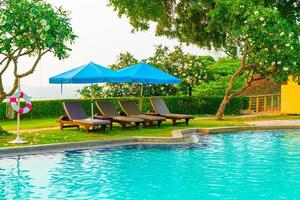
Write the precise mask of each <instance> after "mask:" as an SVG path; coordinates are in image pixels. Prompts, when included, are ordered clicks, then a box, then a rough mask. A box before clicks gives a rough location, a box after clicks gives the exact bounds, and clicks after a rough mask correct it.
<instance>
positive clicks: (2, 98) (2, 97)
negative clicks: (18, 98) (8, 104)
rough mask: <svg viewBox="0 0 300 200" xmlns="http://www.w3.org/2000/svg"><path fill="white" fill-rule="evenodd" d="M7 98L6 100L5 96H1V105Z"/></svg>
mask: <svg viewBox="0 0 300 200" xmlns="http://www.w3.org/2000/svg"><path fill="white" fill-rule="evenodd" d="M5 98H6V97H5V95H0V103H2V102H3V101H4V99H5Z"/></svg>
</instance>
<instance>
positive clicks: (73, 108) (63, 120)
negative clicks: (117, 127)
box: [58, 102, 111, 132]
mask: <svg viewBox="0 0 300 200" xmlns="http://www.w3.org/2000/svg"><path fill="white" fill-rule="evenodd" d="M63 107H64V110H65V112H66V114H67V116H62V117H60V118H59V120H58V123H59V124H60V129H61V130H63V129H64V128H66V127H77V128H78V129H79V127H80V126H83V127H85V129H86V131H87V132H89V130H90V128H93V130H95V129H96V128H97V127H101V129H102V130H105V128H106V126H107V125H110V124H111V122H110V121H109V120H100V119H91V118H88V117H87V115H86V113H85V112H84V110H83V108H82V106H81V105H80V103H79V102H63Z"/></svg>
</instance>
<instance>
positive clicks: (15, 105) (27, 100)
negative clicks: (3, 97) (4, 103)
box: [9, 92, 32, 115]
mask: <svg viewBox="0 0 300 200" xmlns="http://www.w3.org/2000/svg"><path fill="white" fill-rule="evenodd" d="M18 98H23V99H24V100H25V103H26V105H25V107H24V108H21V107H19V106H18V103H17V99H18ZM9 102H10V103H11V107H12V108H13V110H14V111H16V112H17V113H19V114H20V115H22V114H25V113H28V112H29V111H31V109H32V104H31V101H30V97H29V96H28V95H27V94H25V93H24V92H16V93H15V94H14V95H13V96H12V97H10V99H9Z"/></svg>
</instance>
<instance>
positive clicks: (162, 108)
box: [151, 98, 171, 114]
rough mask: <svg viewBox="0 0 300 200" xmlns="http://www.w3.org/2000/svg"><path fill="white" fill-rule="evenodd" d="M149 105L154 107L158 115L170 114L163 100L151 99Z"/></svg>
mask: <svg viewBox="0 0 300 200" xmlns="http://www.w3.org/2000/svg"><path fill="white" fill-rule="evenodd" d="M151 103H152V105H153V107H154V110H155V112H157V113H158V114H170V113H171V112H170V111H169V108H168V107H167V105H166V103H165V101H164V100H163V99H161V98H152V99H151Z"/></svg>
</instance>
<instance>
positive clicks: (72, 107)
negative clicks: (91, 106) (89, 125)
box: [63, 102, 88, 120]
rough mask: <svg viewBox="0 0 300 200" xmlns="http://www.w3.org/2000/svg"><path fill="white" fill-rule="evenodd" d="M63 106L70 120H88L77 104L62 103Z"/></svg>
mask: <svg viewBox="0 0 300 200" xmlns="http://www.w3.org/2000/svg"><path fill="white" fill-rule="evenodd" d="M63 105H64V109H65V111H66V114H67V115H68V117H69V119H70V120H76V119H86V118H88V117H87V115H86V113H85V112H84V110H83V108H82V106H81V105H80V103H79V102H64V103H63Z"/></svg>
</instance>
